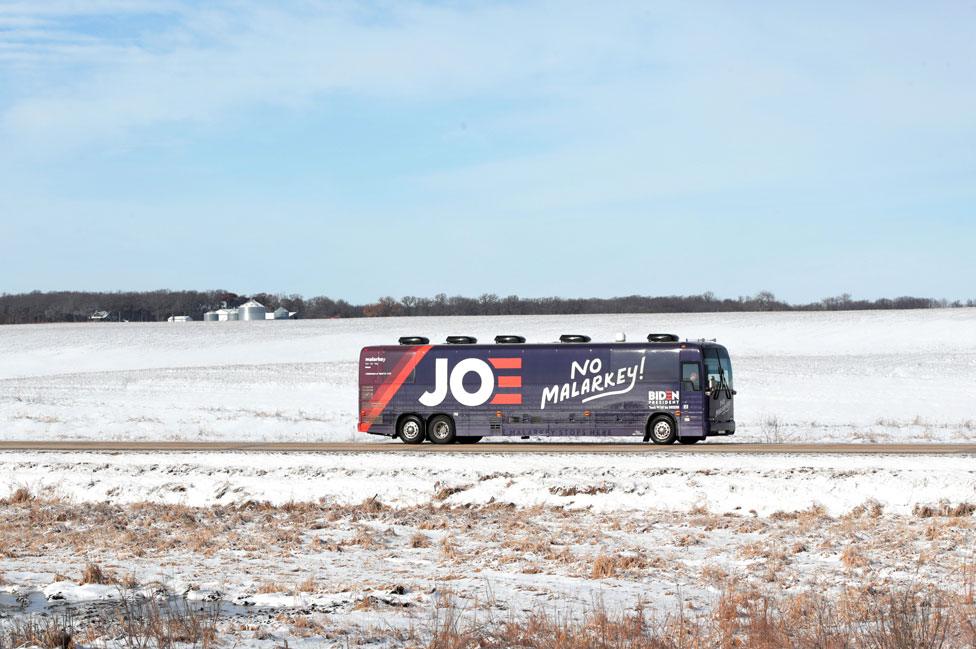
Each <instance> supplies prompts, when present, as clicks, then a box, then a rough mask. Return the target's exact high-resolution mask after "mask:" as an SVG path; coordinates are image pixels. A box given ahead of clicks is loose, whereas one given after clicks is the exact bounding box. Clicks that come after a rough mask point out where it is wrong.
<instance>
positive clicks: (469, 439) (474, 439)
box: [455, 435, 481, 444]
mask: <svg viewBox="0 0 976 649" xmlns="http://www.w3.org/2000/svg"><path fill="white" fill-rule="evenodd" d="M455 441H456V442H457V443H458V444H477V443H478V442H480V441H481V435H477V436H467V435H466V436H464V437H458V438H457V439H456V440H455Z"/></svg>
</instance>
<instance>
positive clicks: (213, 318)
mask: <svg viewBox="0 0 976 649" xmlns="http://www.w3.org/2000/svg"><path fill="white" fill-rule="evenodd" d="M218 320H220V316H219V315H217V312H216V311H207V312H206V313H204V314H203V321H204V322H217V321H218Z"/></svg>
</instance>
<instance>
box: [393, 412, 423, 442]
mask: <svg viewBox="0 0 976 649" xmlns="http://www.w3.org/2000/svg"><path fill="white" fill-rule="evenodd" d="M397 435H399V437H400V439H401V440H402V441H403V443H404V444H420V443H421V442H423V441H424V422H423V421H421V419H420V417H418V416H417V415H407V416H406V417H403V418H401V419H400V423H399V424H397Z"/></svg>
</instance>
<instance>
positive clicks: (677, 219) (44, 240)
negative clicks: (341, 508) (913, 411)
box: [0, 0, 976, 302]
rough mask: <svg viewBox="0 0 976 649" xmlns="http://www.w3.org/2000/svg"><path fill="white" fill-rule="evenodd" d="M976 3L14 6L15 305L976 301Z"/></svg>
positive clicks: (6, 243) (8, 144)
mask: <svg viewBox="0 0 976 649" xmlns="http://www.w3.org/2000/svg"><path fill="white" fill-rule="evenodd" d="M974 33H976V4H974V3H973V2H959V3H937V2H933V3H907V2H906V3H841V2H838V3H822V2H821V3H809V4H801V3H772V2H758V3H735V4H731V3H714V4H713V3H698V4H694V5H691V4H688V3H667V4H664V3H654V2H646V1H640V2H633V3H628V2H614V3H597V2H593V3H575V2H567V1H558V2H525V3H523V2H496V3H480V2H463V3H449V2H411V1H410V0H403V1H398V2H377V3H368V2H364V3H343V2H323V3H318V2H296V3H288V2H277V3H253V4H252V3H248V2H232V3H221V2H206V3H190V2H171V1H169V0H146V1H135V0H89V1H86V2H81V1H69V0H51V1H48V2H35V1H24V2H17V1H12V2H10V1H3V0H0V237H2V240H3V252H2V254H0V292H8V293H10V292H20V291H27V290H33V289H40V290H55V289H92V290H96V289H97V290H123V289H126V290H127V289H154V288H174V289H175V288H218V287H220V288H226V289H229V290H234V291H237V292H240V293H250V292H257V291H274V292H277V291H283V292H298V293H303V294H306V295H320V294H326V295H331V296H333V297H343V298H346V299H349V300H351V301H356V302H363V301H369V300H372V299H375V298H376V297H379V296H381V295H393V296H397V297H399V296H403V295H433V294H435V293H439V292H446V293H448V294H466V295H478V294H480V293H484V292H493V293H498V294H500V295H507V294H512V293H518V294H521V295H527V296H542V295H562V296H611V295H624V294H631V293H641V294H675V293H679V294H686V293H700V292H704V291H712V292H714V293H715V294H717V295H720V296H731V297H734V296H738V295H746V294H754V293H755V292H757V291H759V290H763V289H766V290H771V291H773V292H774V293H776V294H777V295H778V296H780V297H781V298H785V299H788V300H790V301H809V300H816V299H819V298H821V297H825V296H828V295H836V294H840V293H845V292H847V293H852V294H854V295H855V296H858V297H867V298H875V297H881V296H896V295H905V294H916V295H925V296H935V297H947V298H950V299H956V298H962V299H966V298H974V297H976V289H974V288H973V279H972V278H973V277H974V275H976V261H974V260H976V38H973V34H974Z"/></svg>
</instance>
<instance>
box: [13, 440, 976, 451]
mask: <svg viewBox="0 0 976 649" xmlns="http://www.w3.org/2000/svg"><path fill="white" fill-rule="evenodd" d="M0 451H93V452H94V451H97V452H129V453H151V452H190V451H207V452H264V453H267V452H274V453H475V454H484V453H613V454H621V455H634V454H640V453H726V454H736V453H747V454H758V455H789V454H798V453H799V454H831V453H834V454H842V455H976V444H736V443H730V442H705V443H698V444H694V445H688V446H684V445H681V444H674V445H672V446H658V445H655V444H649V443H647V444H641V443H633V442H630V443H620V442H618V443H596V442H591V443H585V444H580V443H576V442H566V443H563V442H546V443H539V442H479V443H477V444H451V445H445V446H441V445H437V444H429V443H426V444H422V445H419V446H413V445H409V444H403V443H401V442H399V441H392V440H391V441H378V442H89V441H84V442H60V441H0Z"/></svg>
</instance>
